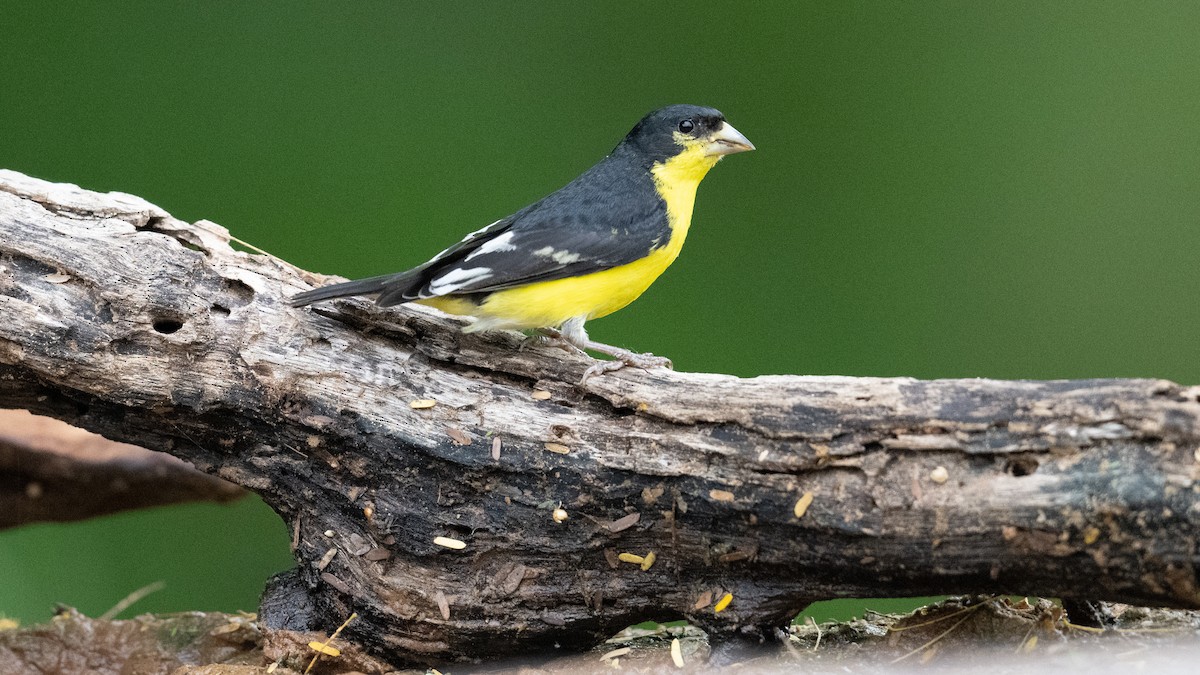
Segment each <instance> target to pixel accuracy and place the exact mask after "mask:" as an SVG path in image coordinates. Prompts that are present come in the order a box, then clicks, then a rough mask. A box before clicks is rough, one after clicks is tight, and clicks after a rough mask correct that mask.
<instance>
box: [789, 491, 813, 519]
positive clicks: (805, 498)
mask: <svg viewBox="0 0 1200 675" xmlns="http://www.w3.org/2000/svg"><path fill="white" fill-rule="evenodd" d="M812 500H813V493H811V492H805V493H804V494H803V495H801V496H800V499H797V500H796V506H795V507H794V508H792V513H794V514H796V517H797V518H803V517H804V513H805V512H806V511H808V507H809V505H810V504H812Z"/></svg>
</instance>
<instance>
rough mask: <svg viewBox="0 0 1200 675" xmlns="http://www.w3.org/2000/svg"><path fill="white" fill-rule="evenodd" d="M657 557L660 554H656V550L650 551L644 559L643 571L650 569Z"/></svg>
mask: <svg viewBox="0 0 1200 675" xmlns="http://www.w3.org/2000/svg"><path fill="white" fill-rule="evenodd" d="M657 557H658V556H657V555H655V554H654V551H650V552H649V553H647V554H646V558H645V560H643V561H642V571H643V572H648V571H650V568H651V567H653V566H654V559H655V558H657Z"/></svg>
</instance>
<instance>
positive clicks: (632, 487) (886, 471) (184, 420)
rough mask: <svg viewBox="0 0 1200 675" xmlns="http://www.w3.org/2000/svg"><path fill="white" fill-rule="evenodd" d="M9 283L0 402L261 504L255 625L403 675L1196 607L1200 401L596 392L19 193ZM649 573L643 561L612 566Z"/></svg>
mask: <svg viewBox="0 0 1200 675" xmlns="http://www.w3.org/2000/svg"><path fill="white" fill-rule="evenodd" d="M0 268H2V269H0V407H11V408H25V409H29V410H31V411H33V412H35V413H37V414H43V415H50V416H53V417H57V418H59V419H63V420H65V421H67V422H69V423H71V424H74V425H76V426H80V427H83V428H86V429H90V430H93V431H96V432H98V433H101V434H103V435H105V436H107V437H109V438H112V439H115V440H119V441H127V442H134V443H137V444H139V445H142V446H144V447H148V448H152V449H156V450H162V451H165V452H169V453H171V454H174V455H176V456H178V457H181V458H183V459H186V460H188V461H190V462H192V463H193V464H195V465H196V466H197V467H199V468H201V469H203V470H205V471H208V472H211V473H215V474H217V475H219V476H221V477H223V478H226V479H227V480H230V481H232V482H234V483H237V484H239V485H242V486H245V487H247V488H249V489H252V490H254V491H256V492H258V493H260V494H261V495H262V496H263V498H264V499H265V500H266V502H267V503H268V504H270V505H271V506H272V507H273V508H274V509H276V510H277V511H278V512H279V513H280V514H281V515H282V516H283V518H284V520H285V521H286V522H287V523H288V526H289V528H290V530H291V531H292V532H293V535H294V541H295V542H296V546H295V551H296V559H297V563H298V565H297V567H296V568H295V569H294V570H293V571H292V572H291V573H289V574H287V575H284V576H283V577H281V578H280V579H278V580H277V582H276V583H274V584H273V585H272V586H271V587H270V588H269V589H268V591H267V594H266V596H265V597H264V600H263V607H262V612H261V613H262V618H263V620H264V621H266V622H267V624H268V625H271V626H273V627H278V628H289V629H295V630H304V629H321V630H330V629H332V628H333V627H335V626H337V625H338V624H340V623H341V622H342V621H343V620H344V619H345V618H346V617H347V616H349V615H350V614H351V612H358V615H359V618H358V619H357V620H356V621H354V622H353V623H352V624H351V626H350V627H349V628H348V629H347V633H346V634H347V635H348V637H349V638H350V639H351V640H353V641H355V642H357V643H359V644H361V645H364V646H365V647H367V648H368V649H370V650H371V651H373V652H374V653H376V654H381V655H383V656H385V657H386V658H389V659H391V660H392V661H393V662H397V663H399V662H423V663H434V662H442V661H448V660H454V659H462V658H474V657H482V656H500V655H505V654H514V653H529V652H530V651H533V650H543V649H550V648H551V647H552V646H554V645H556V644H557V645H560V646H563V647H567V648H572V649H574V648H580V647H585V646H590V645H591V644H593V643H595V642H596V641H597V640H598V638H600V637H603V636H605V635H608V634H611V633H612V632H614V631H615V630H618V629H620V628H622V627H624V626H627V625H629V624H632V623H636V622H638V621H641V620H643V619H657V620H666V619H672V618H687V619H689V620H691V621H692V622H694V623H695V624H696V625H698V626H700V627H701V628H703V629H704V630H706V631H708V632H709V634H710V635H711V636H712V637H713V639H715V640H720V639H722V638H726V637H729V636H733V635H745V634H750V635H752V636H754V635H759V634H763V633H766V634H769V633H770V631H771V629H773V628H774V627H776V626H778V625H782V624H783V623H784V622H786V621H787V620H788V618H789V617H791V616H792V615H793V614H794V613H795V612H796V611H797V610H799V609H801V608H802V607H803V606H804V605H806V604H807V603H808V602H810V601H813V600H817V599H825V598H832V597H840V596H858V597H864V596H866V597H874V596H902V595H928V594H943V593H973V592H988V593H1013V594H1028V595H1041V596H1059V597H1080V598H1088V599H1096V600H1110V601H1119V602H1127V603H1134V604H1145V605H1159V606H1172V607H1181V608H1196V607H1200V592H1198V591H1197V586H1196V574H1195V566H1196V563H1197V559H1198V554H1197V550H1196V532H1197V530H1196V525H1197V519H1198V518H1200V507H1198V506H1197V488H1196V483H1195V480H1196V477H1197V476H1196V474H1197V471H1198V466H1200V464H1198V455H1197V448H1198V447H1200V421H1198V420H1200V404H1198V403H1197V390H1195V389H1190V388H1185V387H1182V386H1179V385H1176V384H1173V383H1170V382H1165V381H1155V380H1088V381H1078V382H1066V381H1054V382H1002V381H992V380H939V381H918V380H913V379H907V378H888V379H878V378H845V377H794V376H770V377H758V378H753V379H739V378H735V377H731V376H726V375H713V374H700V373H675V372H669V371H665V370H655V371H649V372H647V371H638V370H624V371H619V372H617V373H612V374H606V375H603V376H599V377H595V378H592V379H590V380H588V381H587V382H586V383H585V384H578V382H579V379H580V375H581V374H582V372H583V371H584V369H585V368H586V367H587V366H588V364H589V361H588V360H587V359H585V358H583V357H578V356H571V355H568V354H566V353H565V352H563V351H561V350H558V349H555V348H552V347H538V346H535V347H532V348H528V349H525V350H519V349H518V344H519V341H520V338H519V336H515V335H512V334H508V333H497V334H484V335H477V334H472V335H466V334H463V333H461V332H460V331H458V330H457V328H458V327H459V326H461V325H462V323H463V321H462V320H459V319H455V318H449V317H446V316H444V315H441V314H439V313H437V312H435V311H433V310H429V309H425V308H421V307H402V308H397V309H388V310H380V309H377V308H375V307H374V306H373V305H371V304H370V303H369V302H366V301H361V300H350V301H342V302H337V303H333V304H328V303H327V304H325V305H322V306H319V307H317V308H316V309H305V310H296V309H291V308H289V307H288V306H287V305H286V301H285V299H286V297H287V296H289V295H290V294H292V293H295V292H297V291H300V290H303V289H306V288H308V287H309V286H310V285H311V284H314V283H318V282H321V281H324V279H323V278H321V277H318V276H316V275H313V274H310V273H308V272H304V271H302V270H299V269H296V268H295V267H293V266H291V265H288V264H287V263H285V262H283V261H280V260H279V259H277V258H274V257H271V256H268V255H255V254H250V253H246V252H241V251H237V250H235V249H234V248H232V247H231V246H230V243H229V237H228V234H227V233H226V231H225V230H224V229H222V228H220V227H219V226H216V225H214V224H212V223H209V222H206V221H200V222H197V223H194V224H188V223H184V222H181V221H179V220H177V219H174V218H172V217H170V216H169V215H168V214H167V213H166V212H164V211H163V210H161V209H159V208H158V207H155V206H153V205H151V204H148V203H146V202H145V201H143V200H140V199H138V198H136V197H132V196H129V195H121V194H107V195H101V194H95V193H90V192H86V191H83V190H80V189H78V188H75V187H74V186H67V185H55V184H49V183H44V182H41V181H36V180H33V179H30V178H27V177H24V176H21V175H20V174H15V173H12V172H3V173H0ZM420 400H432V401H436V403H435V404H434V405H433V407H425V408H422V407H413V406H411V405H410V404H411V403H412V402H415V401H420ZM497 448H498V450H497ZM809 500H811V501H809ZM806 502H808V503H807V506H805V505H806ZM557 508H561V509H562V510H563V511H565V512H566V515H567V516H568V519H567V520H565V521H564V522H558V521H557V520H556V519H555V518H554V517H553V515H554V510H555V509H557ZM437 537H444V538H447V539H450V540H457V541H460V542H463V543H464V544H465V547H463V548H461V549H453V548H446V547H444V546H440V545H438V544H437V543H436V542H435V538H437ZM651 552H653V553H654V554H655V560H654V562H653V564H652V565H651V566H649V567H648V569H642V567H643V565H638V564H633V563H627V562H622V561H621V560H620V559H619V558H618V555H619V554H621V553H632V554H637V555H639V556H645V555H646V554H648V553H651ZM726 593H729V594H731V595H732V603H731V604H729V605H728V608H726V609H724V611H721V612H719V613H718V612H716V611H715V608H716V606H717V602H718V601H719V600H720V599H721V598H722V597H723V596H724V595H725V594H726Z"/></svg>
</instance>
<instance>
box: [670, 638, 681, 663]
mask: <svg viewBox="0 0 1200 675" xmlns="http://www.w3.org/2000/svg"><path fill="white" fill-rule="evenodd" d="M671 660H672V661H674V662H675V667H676V668H682V667H683V650H682V649H680V648H679V638H672V639H671Z"/></svg>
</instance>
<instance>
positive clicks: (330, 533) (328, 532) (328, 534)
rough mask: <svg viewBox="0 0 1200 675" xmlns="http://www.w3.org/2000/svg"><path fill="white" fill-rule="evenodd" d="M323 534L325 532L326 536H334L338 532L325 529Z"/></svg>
mask: <svg viewBox="0 0 1200 675" xmlns="http://www.w3.org/2000/svg"><path fill="white" fill-rule="evenodd" d="M321 534H324V535H325V536H326V537H332V536H333V535H334V534H336V533H335V532H334V531H333V530H325V531H324V532H322V533H321Z"/></svg>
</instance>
